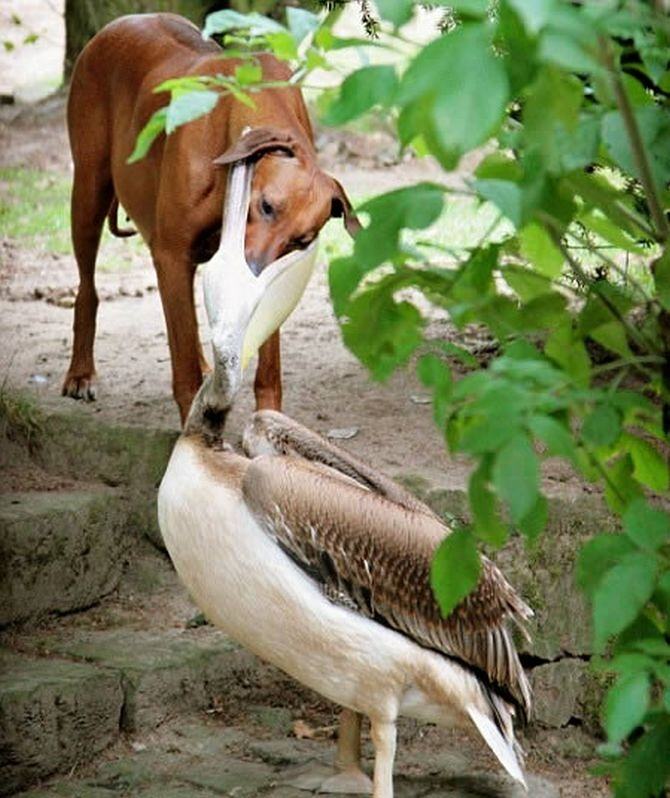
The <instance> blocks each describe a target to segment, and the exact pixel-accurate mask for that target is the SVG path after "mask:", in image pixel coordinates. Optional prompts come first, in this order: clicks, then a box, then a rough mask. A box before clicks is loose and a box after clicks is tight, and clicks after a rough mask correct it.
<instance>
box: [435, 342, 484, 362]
mask: <svg viewBox="0 0 670 798" xmlns="http://www.w3.org/2000/svg"><path fill="white" fill-rule="evenodd" d="M435 343H436V344H437V346H439V347H440V349H441V350H442V351H443V352H445V353H446V354H447V355H452V356H453V357H455V358H457V359H458V360H460V361H461V363H463V365H464V366H468V367H469V368H477V365H478V363H477V358H476V357H475V356H474V355H473V354H472V353H471V352H469V351H468V350H467V349H464V348H463V347H462V346H458V345H457V344H455V343H453V342H452V341H436V342H435Z"/></svg>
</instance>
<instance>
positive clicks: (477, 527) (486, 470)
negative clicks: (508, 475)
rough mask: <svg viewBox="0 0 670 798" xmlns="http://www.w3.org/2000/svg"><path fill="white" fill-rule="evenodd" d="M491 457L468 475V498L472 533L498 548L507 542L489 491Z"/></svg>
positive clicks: (504, 527)
mask: <svg viewBox="0 0 670 798" xmlns="http://www.w3.org/2000/svg"><path fill="white" fill-rule="evenodd" d="M491 462H492V458H491V456H490V455H489V456H486V457H484V458H483V459H482V461H481V463H480V464H479V466H478V468H476V469H475V470H474V471H473V472H472V474H471V475H470V481H469V484H468V497H469V499H470V508H471V510H472V518H473V531H474V533H475V534H476V535H477V537H479V538H480V539H481V540H483V541H485V542H486V543H489V544H490V545H491V546H493V547H494V548H496V549H498V548H500V547H501V546H502V545H503V544H504V543H505V541H506V540H507V527H506V525H505V524H503V522H502V521H501V520H500V515H499V513H498V509H497V502H496V497H495V494H494V493H493V491H492V490H491V489H490V486H489V483H490V478H491Z"/></svg>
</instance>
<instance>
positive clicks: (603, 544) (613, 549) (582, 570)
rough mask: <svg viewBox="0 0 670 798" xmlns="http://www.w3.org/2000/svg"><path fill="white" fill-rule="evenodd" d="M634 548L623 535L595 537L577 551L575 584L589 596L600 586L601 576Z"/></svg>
mask: <svg viewBox="0 0 670 798" xmlns="http://www.w3.org/2000/svg"><path fill="white" fill-rule="evenodd" d="M634 552H635V547H634V546H633V544H632V543H631V542H630V540H629V539H628V538H626V537H625V536H624V535H613V534H610V533H606V534H602V535H596V537H594V538H592V539H591V540H589V541H587V542H586V543H585V544H584V545H583V546H582V548H581V549H580V551H579V557H578V560H577V582H578V584H579V585H580V587H581V588H582V589H583V590H584V591H585V592H586V593H588V594H589V595H590V594H591V593H593V591H594V590H595V588H596V587H597V586H598V585H599V584H600V581H601V580H602V578H603V576H604V575H605V574H606V573H607V572H608V571H610V570H611V569H612V568H613V567H614V566H615V565H616V564H617V563H619V562H621V560H622V559H623V558H624V557H626V556H627V555H629V554H633V553H634Z"/></svg>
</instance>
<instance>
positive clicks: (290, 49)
mask: <svg viewBox="0 0 670 798" xmlns="http://www.w3.org/2000/svg"><path fill="white" fill-rule="evenodd" d="M265 40H266V41H267V43H268V45H269V46H270V49H271V50H272V53H273V55H275V56H276V57H277V58H279V60H280V61H293V60H295V59H297V58H298V45H297V44H296V41H295V39H294V38H293V36H291V34H290V33H287V32H286V31H282V32H280V33H268V34H267V36H266V37H265Z"/></svg>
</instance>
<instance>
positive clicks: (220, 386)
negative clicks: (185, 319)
mask: <svg viewBox="0 0 670 798" xmlns="http://www.w3.org/2000/svg"><path fill="white" fill-rule="evenodd" d="M252 174H253V164H252V163H249V162H245V161H241V162H238V163H235V164H233V165H232V166H231V167H230V172H229V175H228V189H227V192H226V201H225V204H224V210H223V224H222V228H221V244H220V246H219V249H218V251H217V252H216V254H215V255H214V256H213V257H212V259H211V260H210V261H209V262H208V263H207V264H206V265H205V268H204V275H203V277H204V280H203V287H204V295H205V306H206V309H207V316H208V318H209V325H210V330H211V335H212V347H213V350H214V373H213V374H212V377H211V379H210V380H208V381H207V382H208V387H207V388H206V390H207V394H208V395H207V397H206V404H207V406H209V407H210V408H218V409H220V410H224V411H225V410H227V409H228V408H229V407H230V405H231V403H232V400H233V397H234V396H235V394H236V393H237V390H238V389H239V387H240V383H241V381H242V372H243V370H244V369H245V368H246V366H247V365H248V363H249V361H250V360H251V358H252V357H253V356H254V355H255V354H256V352H257V351H258V349H259V348H260V346H261V345H262V344H263V343H265V341H266V340H267V339H268V338H269V337H270V335H272V333H273V332H275V330H277V329H279V327H280V325H281V324H282V323H283V321H284V320H285V319H286V318H287V317H288V316H289V314H290V313H291V312H292V311H293V309H294V308H295V306H296V305H297V304H298V302H299V301H300V297H301V296H302V294H303V292H304V290H305V288H306V286H307V283H308V282H309V278H310V277H311V274H312V271H313V270H314V263H315V261H316V251H317V241H314V242H313V243H312V244H311V245H310V246H309V247H308V248H307V249H304V250H299V251H294V252H289V253H288V254H287V255H284V256H283V257H281V258H279V259H278V260H276V261H274V262H273V263H271V264H269V265H268V266H266V267H265V269H263V271H262V272H261V273H260V274H259V275H258V276H256V275H255V274H254V273H253V272H252V271H251V269H250V268H249V266H248V265H247V262H246V259H245V256H244V239H245V231H246V222H247V216H248V212H249V199H250V194H251V178H252ZM203 388H204V386H203Z"/></svg>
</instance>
